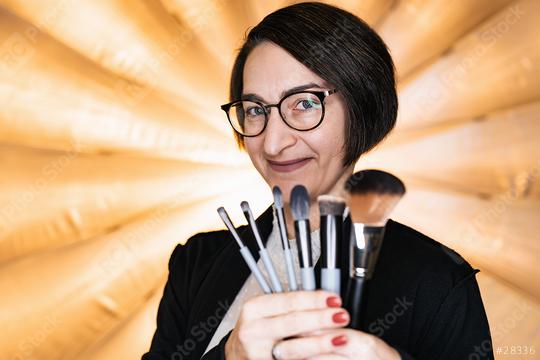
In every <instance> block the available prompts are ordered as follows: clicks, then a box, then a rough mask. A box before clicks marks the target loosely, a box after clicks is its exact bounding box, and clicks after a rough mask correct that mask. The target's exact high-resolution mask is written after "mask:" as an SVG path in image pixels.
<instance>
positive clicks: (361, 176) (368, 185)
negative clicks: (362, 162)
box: [345, 169, 407, 196]
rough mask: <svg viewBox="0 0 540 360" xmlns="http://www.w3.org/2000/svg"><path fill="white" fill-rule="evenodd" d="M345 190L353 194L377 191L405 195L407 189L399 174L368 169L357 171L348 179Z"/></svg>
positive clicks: (378, 192) (380, 193)
mask: <svg viewBox="0 0 540 360" xmlns="http://www.w3.org/2000/svg"><path fill="white" fill-rule="evenodd" d="M345 191H347V192H348V193H349V194H353V195H362V194H367V193H376V194H379V195H384V194H388V195H397V196H403V195H405V192H406V191H407V190H406V189H405V184H403V181H401V180H400V179H399V178H398V177H397V176H395V175H393V174H390V173H389V172H386V171H383V170H377V169H366V170H360V171H357V172H355V173H354V174H352V175H351V176H350V177H349V178H348V179H347V182H346V183H345Z"/></svg>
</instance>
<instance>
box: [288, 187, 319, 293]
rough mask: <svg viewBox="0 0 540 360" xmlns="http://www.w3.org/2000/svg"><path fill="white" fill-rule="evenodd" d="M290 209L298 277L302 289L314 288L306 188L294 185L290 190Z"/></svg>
mask: <svg viewBox="0 0 540 360" xmlns="http://www.w3.org/2000/svg"><path fill="white" fill-rule="evenodd" d="M290 204H291V211H292V215H293V218H294V230H295V234H296V242H297V244H298V258H299V260H300V278H301V279H302V289H304V290H315V270H314V268H313V258H312V254H311V233H310V226H309V195H308V192H307V190H306V188H305V187H304V186H302V185H296V186H295V187H294V188H293V189H292V192H291V201H290Z"/></svg>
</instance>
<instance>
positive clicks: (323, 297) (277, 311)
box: [240, 290, 341, 321]
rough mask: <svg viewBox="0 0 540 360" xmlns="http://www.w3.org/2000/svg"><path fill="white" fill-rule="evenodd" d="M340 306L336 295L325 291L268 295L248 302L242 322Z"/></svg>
mask: <svg viewBox="0 0 540 360" xmlns="http://www.w3.org/2000/svg"><path fill="white" fill-rule="evenodd" d="M339 306H341V299H340V298H339V297H338V296H336V295H335V294H334V293H331V292H328V291H323V290H317V291H293V292H287V293H279V294H268V295H261V296H257V297H254V298H252V299H250V300H248V301H247V302H246V303H245V304H244V306H243V308H242V312H241V314H240V320H241V321H251V320H254V319H260V318H263V317H272V316H278V315H282V314H287V313H291V312H297V311H306V310H315V309H324V308H327V307H339Z"/></svg>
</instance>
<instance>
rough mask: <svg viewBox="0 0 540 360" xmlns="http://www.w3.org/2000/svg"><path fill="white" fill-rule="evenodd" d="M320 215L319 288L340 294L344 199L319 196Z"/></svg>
mask: <svg viewBox="0 0 540 360" xmlns="http://www.w3.org/2000/svg"><path fill="white" fill-rule="evenodd" d="M317 201H318V202H319V212H320V215H321V230H320V234H321V259H322V263H321V288H322V289H323V290H327V291H332V292H334V293H336V294H338V295H339V294H340V291H341V269H340V267H341V261H340V260H341V254H340V249H341V243H342V238H343V235H342V229H343V211H344V210H345V199H343V198H340V197H336V196H331V195H321V196H319V197H318V198H317Z"/></svg>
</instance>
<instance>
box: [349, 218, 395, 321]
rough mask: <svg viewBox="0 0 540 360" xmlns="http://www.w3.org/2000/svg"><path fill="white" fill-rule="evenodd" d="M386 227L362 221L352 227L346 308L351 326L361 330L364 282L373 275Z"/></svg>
mask: <svg viewBox="0 0 540 360" xmlns="http://www.w3.org/2000/svg"><path fill="white" fill-rule="evenodd" d="M384 229H385V228H384V226H366V225H364V224H361V223H353V228H352V229H351V239H350V241H351V250H350V251H351V252H350V254H351V260H350V261H351V264H350V265H351V267H350V279H349V284H348V287H347V295H346V297H345V308H346V309H347V310H348V311H349V314H350V316H351V322H350V324H349V326H350V327H351V328H353V329H357V330H361V329H360V326H361V320H362V314H361V311H362V306H363V301H364V282H365V280H367V279H369V278H371V276H372V275H373V270H374V268H375V262H376V258H377V255H378V252H379V249H380V247H381V245H382V240H383V238H384Z"/></svg>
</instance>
